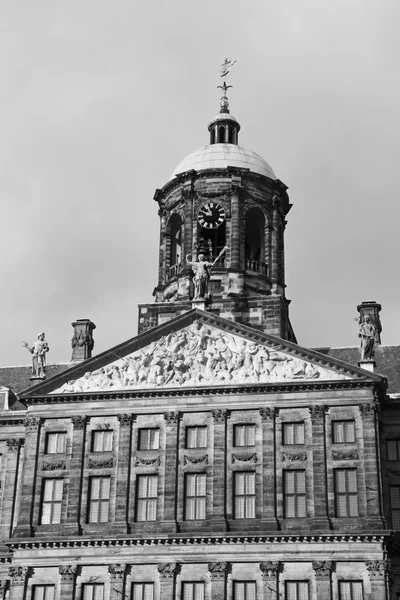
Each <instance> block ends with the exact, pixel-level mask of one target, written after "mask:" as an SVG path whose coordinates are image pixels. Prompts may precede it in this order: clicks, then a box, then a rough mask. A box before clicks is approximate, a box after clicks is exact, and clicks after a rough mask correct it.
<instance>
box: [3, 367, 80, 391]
mask: <svg viewBox="0 0 400 600" xmlns="http://www.w3.org/2000/svg"><path fill="white" fill-rule="evenodd" d="M72 364H73V363H70V362H68V363H56V364H52V365H47V367H46V376H47V378H50V377H54V376H55V375H58V374H59V373H62V372H63V371H65V370H66V369H68V368H69V367H71V365H72ZM31 376H32V367H31V365H16V366H11V367H0V385H3V386H4V387H6V388H9V389H10V390H12V391H13V392H15V393H16V394H18V393H19V392H20V391H21V390H25V389H26V388H28V387H29V386H30V385H32V384H31V381H30V377H31Z"/></svg>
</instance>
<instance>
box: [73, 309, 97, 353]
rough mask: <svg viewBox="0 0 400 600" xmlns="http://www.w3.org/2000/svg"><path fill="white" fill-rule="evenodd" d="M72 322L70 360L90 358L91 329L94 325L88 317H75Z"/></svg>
mask: <svg viewBox="0 0 400 600" xmlns="http://www.w3.org/2000/svg"><path fill="white" fill-rule="evenodd" d="M71 324H72V327H73V328H74V335H73V337H72V340H71V346H72V357H71V361H72V362H80V361H82V360H86V359H87V358H91V356H92V350H93V346H94V341H93V330H94V329H96V325H95V324H94V323H92V321H91V320H90V319H77V320H76V321H74V322H73V323H71Z"/></svg>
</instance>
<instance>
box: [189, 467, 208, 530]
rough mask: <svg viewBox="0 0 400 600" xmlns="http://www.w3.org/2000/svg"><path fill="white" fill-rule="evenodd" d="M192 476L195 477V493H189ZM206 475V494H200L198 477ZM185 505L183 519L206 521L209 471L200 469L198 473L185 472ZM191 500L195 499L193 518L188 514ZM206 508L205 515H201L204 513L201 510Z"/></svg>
mask: <svg viewBox="0 0 400 600" xmlns="http://www.w3.org/2000/svg"><path fill="white" fill-rule="evenodd" d="M190 477H195V478H196V479H195V492H196V493H195V495H194V496H189V495H188V487H189V486H188V481H189V478H190ZM199 477H202V478H203V477H204V494H198V493H197V491H198V487H199V484H198V478H199ZM184 500H185V501H184V506H183V520H184V521H204V520H205V519H206V518H207V473H205V472H204V471H199V472H197V473H185V479H184ZM189 500H194V507H195V509H194V514H195V517H194V518H193V519H192V518H190V517H189V516H188V514H189V513H190V511H189V509H188V503H189ZM203 509H204V516H199V513H200V514H203V513H202V512H201V511H202V510H203Z"/></svg>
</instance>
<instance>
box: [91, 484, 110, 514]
mask: <svg viewBox="0 0 400 600" xmlns="http://www.w3.org/2000/svg"><path fill="white" fill-rule="evenodd" d="M89 498H90V500H89V523H107V522H108V514H109V507H110V478H109V477H91V478H90V492H89Z"/></svg>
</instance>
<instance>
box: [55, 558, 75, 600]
mask: <svg viewBox="0 0 400 600" xmlns="http://www.w3.org/2000/svg"><path fill="white" fill-rule="evenodd" d="M58 572H59V573H60V600H72V598H74V593H75V585H76V577H77V576H78V574H79V567H77V566H76V565H61V566H60V567H59V569H58Z"/></svg>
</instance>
